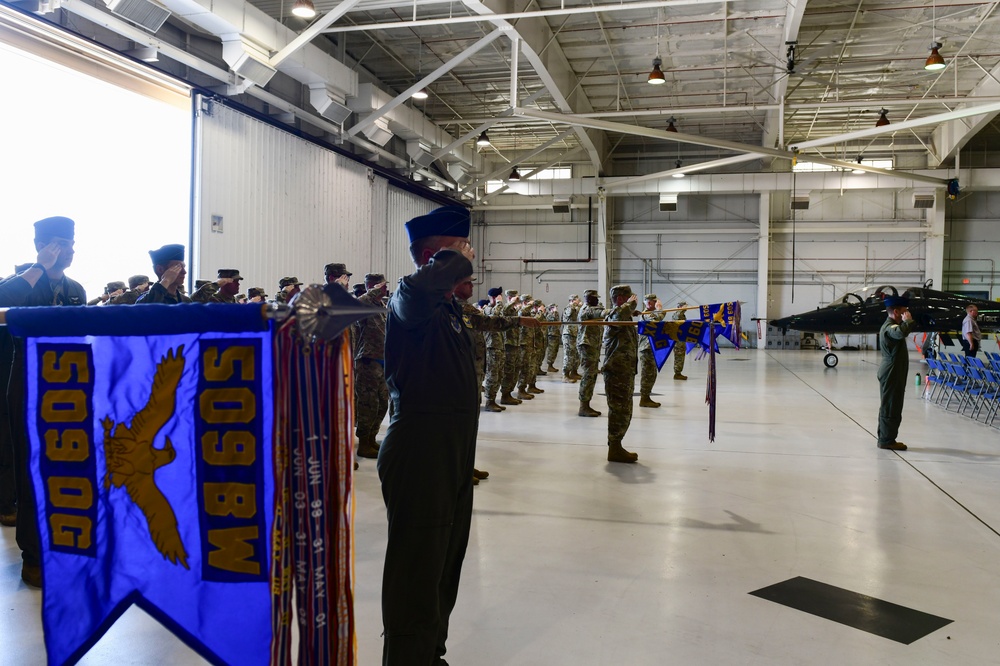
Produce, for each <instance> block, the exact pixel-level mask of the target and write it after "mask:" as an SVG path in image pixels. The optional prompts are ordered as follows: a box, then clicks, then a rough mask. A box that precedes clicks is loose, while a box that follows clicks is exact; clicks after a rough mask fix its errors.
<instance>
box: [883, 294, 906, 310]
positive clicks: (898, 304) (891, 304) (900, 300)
mask: <svg viewBox="0 0 1000 666" xmlns="http://www.w3.org/2000/svg"><path fill="white" fill-rule="evenodd" d="M882 302H883V303H884V304H885V307H887V308H906V307H909V306H910V299H908V298H906V297H905V296H886V297H885V300H884V301H882Z"/></svg>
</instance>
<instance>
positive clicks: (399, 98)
mask: <svg viewBox="0 0 1000 666" xmlns="http://www.w3.org/2000/svg"><path fill="white" fill-rule="evenodd" d="M503 33H504V31H503V30H494V31H493V32H491V33H489V34H487V35H485V36H484V37H483V38H482V39H480V40H479V41H478V42H476V43H475V44H473V45H472V46H470V47H469V48H467V49H465V50H464V51H462V52H461V53H459V54H458V55H457V56H455V57H454V58H452V59H451V60H449V61H448V62H446V63H444V64H443V65H441V66H440V67H438V68H437V69H435V70H434V71H433V72H431V73H430V74H428V75H427V76H425V77H424V78H422V79H420V80H419V81H417V82H416V83H414V84H413V85H412V86H410V87H409V88H407V89H406V90H404V91H403V92H402V93H400V94H399V95H396V97H394V98H393V99H392V100H390V101H389V103H388V104H386V105H385V106H383V107H382V108H380V109H378V110H377V111H375V112H374V113H371V114H369V115H368V116H366V117H365V118H363V119H362V120H361V122H359V123H357V124H356V125H354V127H352V128H351V129H349V130H347V133H348V134H349V135H350V136H355V135H356V134H358V132H360V131H361V130H363V129H365V128H367V127H370V126H371V125H373V124H375V121H376V120H377V119H379V118H381V117H382V116H384V115H385V114H387V113H389V112H390V111H392V110H393V109H395V108H396V107H397V106H399V105H400V104H402V103H403V102H405V101H406V100H408V99H410V97H412V96H413V93H415V92H417V91H418V90H420V89H421V88H423V87H425V86H426V85H427V84H429V83H432V82H433V81H436V80H437V79H438V78H440V77H441V75H442V74H445V73H447V72H449V71H451V70H452V69H454V68H455V67H458V66H459V65H461V64H462V63H463V62H465V61H466V60H468V59H469V58H471V57H472V56H474V55H475V54H476V53H478V52H479V51H481V50H482V49H483V48H485V47H486V46H489V45H490V44H492V43H493V42H494V41H496V39H497V38H498V37H500V36H501V35H502V34H503Z"/></svg>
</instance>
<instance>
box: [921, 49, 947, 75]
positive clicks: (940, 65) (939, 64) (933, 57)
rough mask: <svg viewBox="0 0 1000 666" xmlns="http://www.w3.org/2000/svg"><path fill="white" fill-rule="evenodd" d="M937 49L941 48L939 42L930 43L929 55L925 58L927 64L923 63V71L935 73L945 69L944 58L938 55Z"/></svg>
mask: <svg viewBox="0 0 1000 666" xmlns="http://www.w3.org/2000/svg"><path fill="white" fill-rule="evenodd" d="M939 48H941V42H931V54H930V55H929V56H927V62H925V63H924V69H926V70H927V71H929V72H936V71H937V70H939V69H944V67H945V65H944V56H942V55H941V54H940V53H938V49H939Z"/></svg>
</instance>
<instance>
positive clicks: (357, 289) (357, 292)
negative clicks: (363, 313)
mask: <svg viewBox="0 0 1000 666" xmlns="http://www.w3.org/2000/svg"><path fill="white" fill-rule="evenodd" d="M351 293H352V294H354V297H355V298H357V297H358V296H364V294H365V285H363V284H361V283H360V282H358V283H357V284H352V285H351Z"/></svg>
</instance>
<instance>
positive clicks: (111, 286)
mask: <svg viewBox="0 0 1000 666" xmlns="http://www.w3.org/2000/svg"><path fill="white" fill-rule="evenodd" d="M105 289H107V290H108V293H109V294H110V293H111V292H113V291H118V290H119V289H122V290H124V289H125V283H124V282H122V281H121V280H115V281H114V282H109V283H108V286H107V287H105Z"/></svg>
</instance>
